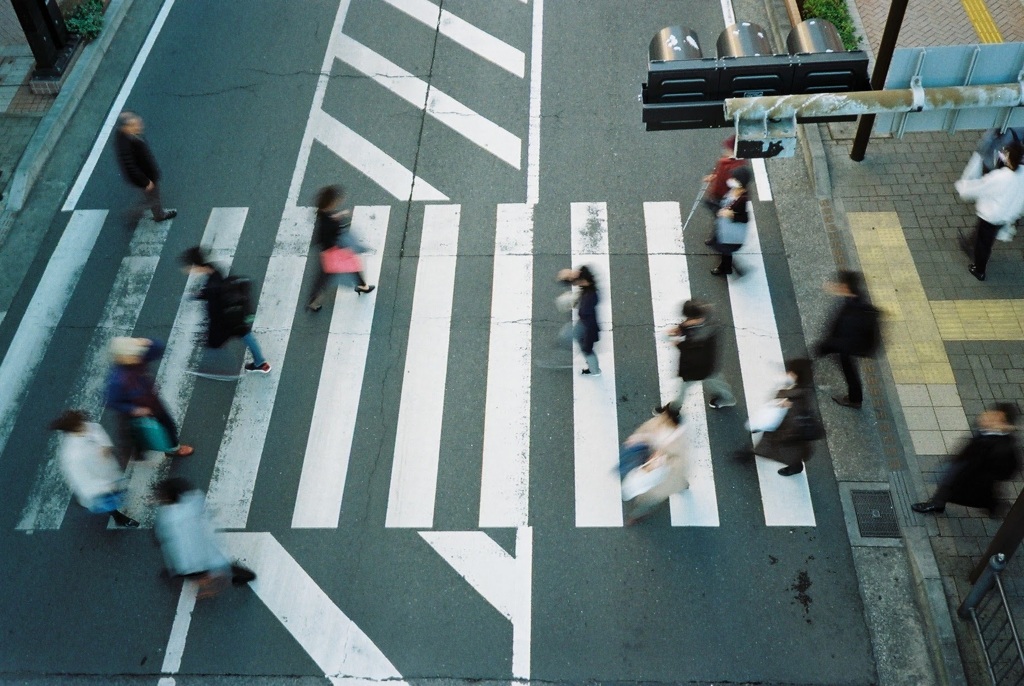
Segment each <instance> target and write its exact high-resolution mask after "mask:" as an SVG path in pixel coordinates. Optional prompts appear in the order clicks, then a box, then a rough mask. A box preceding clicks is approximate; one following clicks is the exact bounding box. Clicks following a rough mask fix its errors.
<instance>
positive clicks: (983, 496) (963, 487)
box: [911, 403, 1020, 517]
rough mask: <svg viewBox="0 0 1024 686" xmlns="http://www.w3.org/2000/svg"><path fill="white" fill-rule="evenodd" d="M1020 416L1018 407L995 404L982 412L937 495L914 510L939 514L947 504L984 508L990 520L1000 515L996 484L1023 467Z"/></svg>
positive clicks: (915, 505)
mask: <svg viewBox="0 0 1024 686" xmlns="http://www.w3.org/2000/svg"><path fill="white" fill-rule="evenodd" d="M1017 415H1018V413H1017V407H1016V406H1015V405H1013V404H1011V403H996V404H995V405H993V406H992V408H991V409H989V410H985V411H984V412H982V413H981V414H980V415H979V416H978V426H977V430H976V431H975V433H974V435H973V436H972V437H971V439H970V440H969V441H967V444H966V445H965V446H964V447H963V449H961V450H960V452H959V453H957V455H956V456H955V457H954V458H953V460H952V462H950V464H949V466H948V467H947V468H946V472H945V474H944V475H943V476H942V479H941V481H939V486H938V488H936V489H935V495H933V496H932V497H931V499H929V500H926V501H924V502H922V503H914V504H913V505H911V508H913V510H914V511H915V512H921V513H922V514H927V513H932V514H938V513H941V512H944V511H945V510H946V503H955V504H957V505H963V506H965V507H980V508H985V509H986V510H988V514H989V516H990V517H995V516H997V515H999V514H1000V509H1001V508H1000V506H999V503H998V501H997V500H996V482H999V481H1008V480H1009V479H1010V478H1011V477H1013V475H1014V474H1015V473H1016V472H1017V470H1018V469H1019V467H1020V455H1019V453H1018V450H1017V437H1016V435H1015V432H1016V426H1015V424H1016V422H1017Z"/></svg>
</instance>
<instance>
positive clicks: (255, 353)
mask: <svg viewBox="0 0 1024 686" xmlns="http://www.w3.org/2000/svg"><path fill="white" fill-rule="evenodd" d="M242 342H243V343H245V347H246V348H248V349H249V352H251V353H252V363H253V364H254V365H256V366H257V367H259V366H260V365H261V364H263V363H264V362H266V361H267V360H266V358H264V357H263V351H262V350H261V349H260V344H259V342H258V341H257V340H256V336H254V335H253V333H252V331H250V332H249V333H247V334H245V335H244V336H242Z"/></svg>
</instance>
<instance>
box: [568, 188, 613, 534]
mask: <svg viewBox="0 0 1024 686" xmlns="http://www.w3.org/2000/svg"><path fill="white" fill-rule="evenodd" d="M570 225H571V230H572V241H571V242H572V263H573V266H574V267H576V266H580V265H587V266H589V267H590V269H591V271H592V272H593V273H594V278H595V279H597V281H598V283H597V287H598V289H599V292H600V294H601V301H600V303H599V304H598V308H597V320H598V322H599V323H600V325H601V340H600V342H598V344H597V345H596V346H595V349H594V352H595V353H597V355H598V362H599V364H600V365H601V371H602V374H601V376H596V377H594V376H584V375H582V374H580V370H582V369H583V368H584V366H585V365H586V362H585V361H584V359H583V356H582V355H581V354H580V352H579V350H576V349H575V346H574V353H573V363H574V364H573V369H572V388H573V423H574V426H573V437H574V443H575V467H576V469H575V474H576V477H575V487H576V526H578V527H599V526H622V521H623V520H622V486H621V483H620V481H619V472H618V465H619V419H618V409H617V404H616V397H615V347H614V345H613V342H612V307H611V302H612V285H611V272H610V271H609V268H608V265H609V260H608V205H607V204H606V203H603V202H574V203H572V205H571V209H570ZM575 321H576V313H575V311H574V312H573V322H574V323H575Z"/></svg>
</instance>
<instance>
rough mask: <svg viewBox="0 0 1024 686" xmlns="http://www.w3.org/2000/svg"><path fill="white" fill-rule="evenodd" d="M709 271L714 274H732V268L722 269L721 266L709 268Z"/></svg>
mask: <svg viewBox="0 0 1024 686" xmlns="http://www.w3.org/2000/svg"><path fill="white" fill-rule="evenodd" d="M711 273H712V274H714V275H715V276H725V275H726V274H732V270H731V269H728V270H726V269H722V268H721V267H715V268H714V269H712V270H711Z"/></svg>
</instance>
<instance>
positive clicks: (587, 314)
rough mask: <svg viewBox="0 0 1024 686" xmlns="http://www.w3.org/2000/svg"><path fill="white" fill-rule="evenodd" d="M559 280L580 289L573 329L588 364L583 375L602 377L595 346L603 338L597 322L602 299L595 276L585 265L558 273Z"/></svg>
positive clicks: (574, 336) (573, 335)
mask: <svg viewBox="0 0 1024 686" xmlns="http://www.w3.org/2000/svg"><path fill="white" fill-rule="evenodd" d="M558 280H559V281H564V282H566V283H569V284H571V285H572V286H575V287H576V288H577V289H579V290H578V293H577V294H576V298H575V307H576V315H577V320H576V324H575V325H574V326H573V328H572V337H573V339H574V340H575V341H576V343H577V344H578V345H579V346H580V352H581V353H582V354H583V358H584V359H585V360H586V362H587V366H586V367H584V368H583V370H582V372H581V373H582V374H587V375H590V376H600V375H601V365H600V364H599V363H598V361H597V354H596V353H595V352H594V344H595V343H597V342H598V341H599V340H600V338H601V326H600V324H599V323H598V321H597V304H598V302H600V299H601V298H600V295H599V294H598V291H597V283H596V282H595V280H594V274H593V272H591V271H590V267H587V266H586V265H584V266H581V267H577V268H576V269H563V270H561V271H560V272H558Z"/></svg>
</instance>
